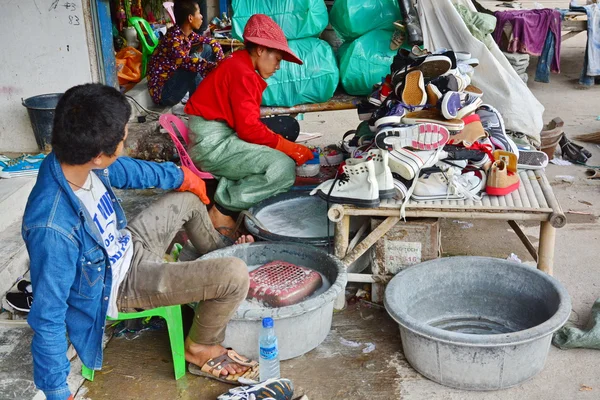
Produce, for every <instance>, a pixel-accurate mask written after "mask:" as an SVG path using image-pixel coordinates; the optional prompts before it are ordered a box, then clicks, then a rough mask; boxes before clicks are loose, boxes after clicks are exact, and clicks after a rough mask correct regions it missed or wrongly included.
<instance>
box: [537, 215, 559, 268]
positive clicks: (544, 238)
mask: <svg viewBox="0 0 600 400" xmlns="http://www.w3.org/2000/svg"><path fill="white" fill-rule="evenodd" d="M555 241H556V228H554V227H553V226H552V225H551V224H550V222H548V221H543V222H541V223H540V246H539V249H538V269H539V270H540V271H543V272H545V273H547V274H548V275H552V267H553V264H554V244H555Z"/></svg>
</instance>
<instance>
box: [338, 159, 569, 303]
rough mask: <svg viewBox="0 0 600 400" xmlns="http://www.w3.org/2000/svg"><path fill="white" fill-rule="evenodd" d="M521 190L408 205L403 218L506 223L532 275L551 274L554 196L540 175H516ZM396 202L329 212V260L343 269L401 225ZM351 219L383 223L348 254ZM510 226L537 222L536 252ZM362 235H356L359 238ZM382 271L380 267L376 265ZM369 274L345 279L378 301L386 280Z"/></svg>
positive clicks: (557, 211) (558, 223)
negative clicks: (532, 264)
mask: <svg viewBox="0 0 600 400" xmlns="http://www.w3.org/2000/svg"><path fill="white" fill-rule="evenodd" d="M519 178H520V179H521V185H520V187H519V189H518V190H517V191H515V192H513V193H511V194H509V195H506V196H487V195H484V196H483V197H482V198H481V201H477V202H475V201H472V200H439V201H428V202H416V201H414V200H411V201H410V202H409V203H408V205H407V207H406V217H412V218H415V217H416V218H420V217H423V218H424V217H427V218H456V219H461V220H462V219H487V220H503V221H507V222H508V224H509V225H510V226H511V228H512V229H513V230H514V231H515V233H516V234H517V235H518V237H519V238H520V239H521V241H522V242H523V244H524V245H525V247H526V248H527V250H528V251H529V253H530V254H531V256H532V257H533V258H534V260H536V262H537V266H538V269H540V270H541V271H544V272H546V273H548V274H550V275H551V274H552V267H553V260H554V243H555V235H556V228H561V227H563V226H564V225H565V224H566V222H567V220H566V217H565V214H564V213H563V211H562V209H561V207H560V205H559V204H558V201H557V200H556V197H555V196H554V192H553V191H552V188H551V186H550V183H549V182H548V179H547V178H546V175H545V174H544V172H543V171H542V170H538V171H519ZM401 206H402V202H401V201H399V200H395V199H389V200H382V202H381V204H380V206H379V207H377V208H358V207H354V206H350V205H342V204H336V205H333V206H331V207H330V209H329V212H328V217H329V219H330V220H331V221H332V222H334V223H335V237H334V243H335V255H336V256H337V257H338V258H340V259H341V260H342V262H343V263H344V264H345V265H346V266H348V265H350V264H351V263H352V262H354V261H355V260H356V259H358V257H360V256H361V255H362V254H364V253H365V252H366V251H367V250H368V249H369V248H370V247H371V246H373V244H375V242H376V241H377V240H379V239H380V238H381V237H383V236H384V235H385V234H386V233H387V232H388V231H389V230H390V229H391V228H392V227H393V226H394V225H395V224H398V223H402V222H401V219H400V207H401ZM354 216H370V217H386V219H385V220H384V221H383V222H382V223H381V224H380V225H379V226H378V227H377V228H375V229H374V230H373V231H372V232H371V233H370V234H369V235H368V236H367V237H365V238H364V239H363V240H362V241H360V242H358V243H356V242H357V239H356V238H355V239H354V240H353V241H352V242H353V243H352V244H353V245H354V246H353V247H352V248H351V250H350V251H348V247H349V240H350V238H349V228H350V218H351V217H354ZM516 221H539V222H540V234H539V239H540V240H539V247H538V249H536V248H535V247H534V246H533V244H532V243H531V241H530V240H529V239H528V238H527V236H526V235H525V233H524V232H523V231H522V230H521V228H520V227H519V225H518V224H517V222H516ZM361 235H362V233H360V231H359V234H357V236H359V237H360V236H361ZM377 264H380V265H383V264H384V263H377ZM376 268H377V267H375V270H373V271H372V274H370V275H368V274H348V282H371V283H373V293H372V297H373V299H374V301H375V300H381V299H382V298H383V297H382V296H383V288H384V283H385V282H386V281H387V279H389V277H387V273H386V271H381V270H377V269H376Z"/></svg>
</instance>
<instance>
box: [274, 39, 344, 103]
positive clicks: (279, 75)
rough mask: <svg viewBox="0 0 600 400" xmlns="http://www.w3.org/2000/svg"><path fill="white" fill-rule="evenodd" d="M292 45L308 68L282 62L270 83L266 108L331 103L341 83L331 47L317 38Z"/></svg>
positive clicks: (292, 43) (292, 42) (291, 41)
mask: <svg viewBox="0 0 600 400" xmlns="http://www.w3.org/2000/svg"><path fill="white" fill-rule="evenodd" d="M288 43H289V45H290V48H291V49H292V51H293V52H294V53H296V54H297V55H298V57H300V59H301V60H302V61H304V64H303V65H298V64H294V63H290V62H286V61H282V62H281V64H280V68H281V69H280V70H279V71H277V72H276V73H275V75H273V76H272V77H270V78H269V79H267V84H268V86H267V89H266V90H265V91H264V93H263V100H262V104H263V105H265V106H282V107H291V106H295V105H297V104H305V103H321V102H324V101H327V100H329V99H330V98H331V96H333V92H335V89H336V88H337V85H338V83H339V79H340V72H339V70H338V67H337V63H336V60H335V55H334V54H333V50H332V49H331V46H329V44H327V42H325V41H323V40H320V39H317V38H308V39H298V40H290V41H289V42H288Z"/></svg>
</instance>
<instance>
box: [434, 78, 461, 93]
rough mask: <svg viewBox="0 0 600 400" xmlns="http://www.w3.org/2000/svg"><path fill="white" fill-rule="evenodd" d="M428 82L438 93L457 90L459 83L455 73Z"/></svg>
mask: <svg viewBox="0 0 600 400" xmlns="http://www.w3.org/2000/svg"><path fill="white" fill-rule="evenodd" d="M430 84H432V85H434V86H435V87H436V88H437V90H438V91H439V93H440V94H442V95H443V94H444V93H446V92H458V91H459V85H458V80H457V79H456V76H455V75H452V74H450V75H444V76H440V77H438V78H435V79H433V80H432V81H431V82H430ZM440 98H441V96H440Z"/></svg>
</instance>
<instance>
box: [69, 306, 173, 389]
mask: <svg viewBox="0 0 600 400" xmlns="http://www.w3.org/2000/svg"><path fill="white" fill-rule="evenodd" d="M146 317H162V318H164V319H165V321H166V322H167V329H168V330H169V341H170V342H171V353H172V354H173V369H174V370H175V379H176V380H177V379H179V378H181V377H182V376H184V375H185V345H184V341H183V321H182V318H181V306H179V305H178V306H167V307H158V308H153V309H152V310H145V311H141V312H136V313H119V316H118V317H117V318H110V317H108V318H107V319H108V320H111V321H121V320H126V319H136V318H146ZM81 375H83V377H84V378H85V379H87V380H88V381H93V380H94V370H93V369H89V368H88V367H86V366H85V365H82V366H81Z"/></svg>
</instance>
